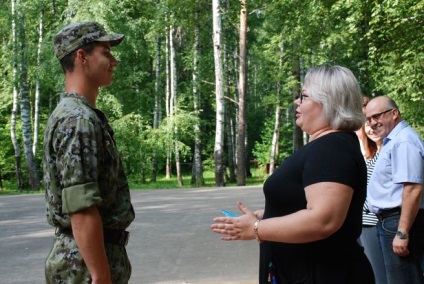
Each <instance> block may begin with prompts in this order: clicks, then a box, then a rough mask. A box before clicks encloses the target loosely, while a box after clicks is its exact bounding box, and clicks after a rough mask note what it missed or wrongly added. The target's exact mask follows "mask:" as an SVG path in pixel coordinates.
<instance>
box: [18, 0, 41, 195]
mask: <svg viewBox="0 0 424 284" xmlns="http://www.w3.org/2000/svg"><path fill="white" fill-rule="evenodd" d="M18 3H19V2H18ZM17 15H18V19H19V24H18V28H17V31H18V41H19V58H20V68H19V69H20V70H19V71H20V88H19V92H20V95H21V120H22V138H23V141H24V152H25V158H26V164H27V170H28V182H29V186H30V188H31V189H33V190H36V189H39V188H40V181H39V178H38V172H37V165H36V163H35V158H34V154H33V153H32V144H33V143H32V129H31V109H30V102H29V95H28V93H29V91H28V66H27V64H28V63H27V57H26V54H25V44H26V36H25V28H24V17H23V15H22V13H21V12H20V11H18V14H17Z"/></svg>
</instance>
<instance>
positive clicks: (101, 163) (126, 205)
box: [43, 93, 134, 229]
mask: <svg viewBox="0 0 424 284" xmlns="http://www.w3.org/2000/svg"><path fill="white" fill-rule="evenodd" d="M43 169H44V186H45V189H46V195H45V197H46V202H47V221H48V222H49V224H51V225H53V226H55V227H60V228H69V227H70V214H71V213H74V212H78V211H80V210H82V209H85V208H88V207H91V206H93V205H96V206H97V208H98V209H99V212H100V215H101V216H102V222H103V227H104V228H108V229H125V228H127V227H128V226H129V225H130V223H131V222H132V221H133V220H134V209H133V206H132V204H131V199H130V192H129V187H128V182H127V178H126V176H125V174H124V171H123V168H122V163H121V159H120V157H119V153H118V150H117V148H116V144H115V140H114V139H113V130H112V128H111V127H110V125H109V123H108V121H107V119H106V117H105V115H104V114H103V112H101V111H100V110H97V109H93V108H91V107H90V104H89V102H88V100H87V99H86V98H85V97H83V96H81V95H78V94H76V93H65V95H64V97H63V99H62V100H61V101H60V103H59V104H58V106H57V107H56V109H55V110H54V111H53V113H52V114H51V116H50V118H49V120H48V123H47V125H46V130H45V134H44V149H43Z"/></svg>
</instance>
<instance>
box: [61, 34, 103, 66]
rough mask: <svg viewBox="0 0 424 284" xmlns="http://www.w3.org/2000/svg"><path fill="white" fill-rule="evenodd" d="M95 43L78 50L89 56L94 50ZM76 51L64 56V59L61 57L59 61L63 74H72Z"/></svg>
mask: <svg viewBox="0 0 424 284" xmlns="http://www.w3.org/2000/svg"><path fill="white" fill-rule="evenodd" d="M96 45H97V42H91V43H89V44H87V45H84V46H82V47H80V48H78V49H82V50H84V51H85V52H86V53H87V54H91V53H92V52H93V50H94V48H95V47H96ZM78 49H77V50H74V51H73V52H71V53H69V54H68V55H66V56H65V57H63V58H62V59H61V60H60V65H61V66H62V70H63V72H64V73H66V72H72V71H74V66H75V65H74V61H75V56H76V54H77V51H78Z"/></svg>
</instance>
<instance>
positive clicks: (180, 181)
mask: <svg viewBox="0 0 424 284" xmlns="http://www.w3.org/2000/svg"><path fill="white" fill-rule="evenodd" d="M169 50H170V57H171V58H170V62H169V63H170V67H171V68H170V71H171V99H170V101H171V102H172V108H170V111H171V118H172V119H171V121H172V123H173V125H174V155H175V168H176V172H177V183H178V185H179V186H183V178H182V174H181V163H180V149H179V145H178V121H177V119H176V115H177V64H176V60H175V46H174V26H172V25H171V28H170V31H169Z"/></svg>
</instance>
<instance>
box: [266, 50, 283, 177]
mask: <svg viewBox="0 0 424 284" xmlns="http://www.w3.org/2000/svg"><path fill="white" fill-rule="evenodd" d="M283 52H284V46H283V43H281V49H280V60H279V64H278V65H279V66H278V69H279V72H280V73H281V71H282V68H283ZM281 85H282V82H281V79H279V80H278V81H277V94H276V106H275V123H274V131H273V134H272V142H271V154H270V157H269V172H268V173H269V174H272V173H273V172H274V169H275V158H276V157H277V156H278V152H279V145H280V144H279V140H280V126H281V113H282V106H281Z"/></svg>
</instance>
